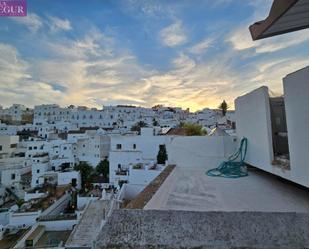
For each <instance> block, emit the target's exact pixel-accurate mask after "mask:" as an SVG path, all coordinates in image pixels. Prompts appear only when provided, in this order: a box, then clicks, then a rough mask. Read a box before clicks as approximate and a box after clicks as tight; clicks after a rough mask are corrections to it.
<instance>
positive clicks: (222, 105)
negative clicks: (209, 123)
mask: <svg viewBox="0 0 309 249" xmlns="http://www.w3.org/2000/svg"><path fill="white" fill-rule="evenodd" d="M218 108H219V109H220V110H221V112H222V115H223V116H225V114H226V112H227V109H229V106H228V104H227V103H226V102H225V100H223V102H222V103H221V104H220V105H219V107H218Z"/></svg>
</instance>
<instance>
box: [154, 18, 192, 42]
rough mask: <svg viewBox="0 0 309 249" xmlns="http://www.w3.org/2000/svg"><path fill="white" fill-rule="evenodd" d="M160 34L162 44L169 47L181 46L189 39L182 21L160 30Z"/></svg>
mask: <svg viewBox="0 0 309 249" xmlns="http://www.w3.org/2000/svg"><path fill="white" fill-rule="evenodd" d="M159 35H160V40H161V42H162V44H163V45H165V46H168V47H175V46H179V45H181V44H184V43H185V42H186V41H187V36H186V34H185V32H184V29H183V27H182V23H181V22H180V21H176V22H175V23H173V24H171V25H169V26H167V27H165V28H164V29H162V30H161V31H160V34H159Z"/></svg>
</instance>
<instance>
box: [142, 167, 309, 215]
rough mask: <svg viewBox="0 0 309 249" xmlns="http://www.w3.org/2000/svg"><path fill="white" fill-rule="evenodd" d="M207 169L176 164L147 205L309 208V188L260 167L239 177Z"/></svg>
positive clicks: (211, 208) (269, 209) (168, 207)
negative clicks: (222, 175)
mask: <svg viewBox="0 0 309 249" xmlns="http://www.w3.org/2000/svg"><path fill="white" fill-rule="evenodd" d="M208 168H209V169H210V168H211V167H208ZM206 170H207V167H205V168H189V167H188V168H185V167H176V168H175V169H174V171H173V172H172V173H171V174H170V175H169V176H168V177H167V179H166V180H165V182H164V183H163V184H162V185H161V187H160V188H159V189H158V191H157V192H156V194H155V195H154V196H153V197H152V199H151V200H150V201H149V202H148V203H147V205H146V206H145V208H144V209H158V210H186V211H227V212H231V211H241V212H243V211H250V212H256V211H259V212H299V213H304V212H305V213H308V212H309V195H308V189H305V188H304V187H299V186H296V185H293V184H292V183H290V182H287V181H284V180H282V179H280V178H278V177H275V176H273V175H270V174H267V173H265V172H263V171H261V170H257V169H251V170H249V176H248V177H243V178H237V179H227V178H218V177H209V176H207V175H206V174H205V172H206Z"/></svg>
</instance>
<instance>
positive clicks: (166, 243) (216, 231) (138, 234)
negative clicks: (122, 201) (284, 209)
mask: <svg viewBox="0 0 309 249" xmlns="http://www.w3.org/2000/svg"><path fill="white" fill-rule="evenodd" d="M111 248H135V249H142V248H147V249H148V248H152V249H153V248H165V249H166V248H170V249H171V248H175V249H176V248H177V249H180V248H205V249H206V248H207V249H210V248H211V249H215V248H218V249H219V248H220V249H223V248H242V249H243V248H274V249H275V248H276V249H277V248H289V249H291V248H293V249H297V248H309V214H296V213H261V212H186V211H155V210H116V211H115V212H114V213H113V215H112V216H111V217H110V219H109V221H108V222H107V224H106V225H105V226H104V227H103V229H102V231H101V232H100V234H99V236H98V239H97V242H96V249H111Z"/></svg>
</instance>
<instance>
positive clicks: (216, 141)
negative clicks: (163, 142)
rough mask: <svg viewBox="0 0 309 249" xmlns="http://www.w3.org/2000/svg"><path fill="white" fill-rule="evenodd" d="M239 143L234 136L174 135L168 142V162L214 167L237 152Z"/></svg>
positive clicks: (207, 167) (189, 165) (190, 166)
mask: <svg viewBox="0 0 309 249" xmlns="http://www.w3.org/2000/svg"><path fill="white" fill-rule="evenodd" d="M237 144H238V141H236V139H235V138H234V137H232V136H213V137H212V136H192V137H189V136H188V137H180V136H179V137H173V138H172V139H171V142H170V143H168V144H167V154H168V162H169V164H175V165H177V167H186V168H205V169H210V168H214V167H217V166H218V164H219V163H220V162H221V161H222V159H224V158H226V157H227V156H228V155H230V154H231V153H233V152H235V150H236V148H237Z"/></svg>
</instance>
